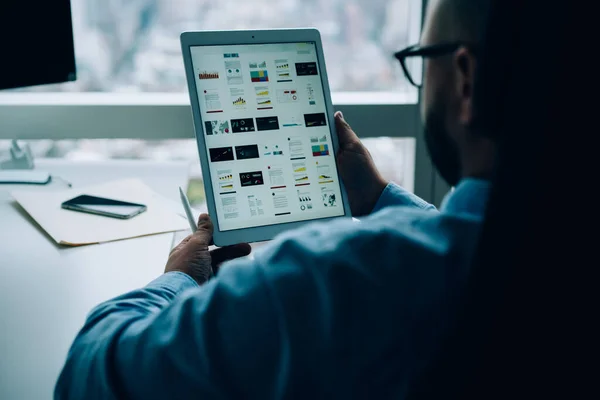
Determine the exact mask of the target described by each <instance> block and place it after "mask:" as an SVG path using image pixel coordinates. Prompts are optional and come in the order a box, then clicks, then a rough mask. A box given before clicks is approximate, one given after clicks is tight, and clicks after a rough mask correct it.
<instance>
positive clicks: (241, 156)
mask: <svg viewBox="0 0 600 400" xmlns="http://www.w3.org/2000/svg"><path fill="white" fill-rule="evenodd" d="M235 155H236V158H237V159H238V160H248V159H251V158H258V146H257V145H255V144H250V145H248V146H235Z"/></svg>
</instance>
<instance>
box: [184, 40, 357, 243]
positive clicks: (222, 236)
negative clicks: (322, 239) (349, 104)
mask: <svg viewBox="0 0 600 400" xmlns="http://www.w3.org/2000/svg"><path fill="white" fill-rule="evenodd" d="M299 42H314V43H315V44H316V49H317V58H318V63H319V71H320V78H321V84H322V86H323V94H324V97H325V107H326V114H327V116H328V118H329V123H328V125H329V130H330V132H331V138H332V145H333V155H334V158H335V159H336V160H337V152H338V149H339V141H338V136H337V132H336V129H335V123H334V109H333V104H332V103H331V91H330V88H329V80H328V79H327V70H326V68H325V58H324V55H323V45H322V42H321V35H320V33H319V31H318V30H316V29H269V30H234V31H200V32H183V33H182V34H181V48H182V52H183V61H184V65H185V72H186V79H187V83H188V89H189V94H190V101H191V106H192V115H193V120H194V130H195V133H196V143H197V144H198V153H199V155H200V166H201V167H202V174H203V176H204V177H205V178H204V179H203V181H204V190H205V193H206V202H207V206H208V213H209V215H211V216H213V218H212V222H213V224H214V234H213V240H214V243H215V245H217V246H227V245H231V244H236V243H243V242H247V243H252V242H262V241H266V240H271V239H273V238H274V237H275V236H277V235H278V234H279V233H281V232H284V231H287V230H290V229H294V228H297V227H300V226H302V225H305V224H307V223H311V222H317V221H320V222H323V221H328V220H332V219H337V218H343V217H351V216H352V213H351V211H350V203H349V201H348V196H347V193H346V190H345V188H344V185H343V183H342V181H341V177H339V169H338V177H339V182H340V189H341V193H342V204H343V207H344V214H343V215H342V216H338V217H329V218H317V219H312V220H308V221H298V222H288V223H282V224H277V225H266V226H259V227H251V228H242V229H235V230H230V231H221V230H220V229H219V221H218V219H217V217H216V215H217V213H216V207H215V196H214V192H213V187H212V181H211V178H210V168H209V163H208V158H207V156H206V154H207V149H206V143H205V140H204V128H203V126H204V124H203V122H202V116H201V113H200V104H199V100H198V93H197V89H196V80H195V79H194V68H193V64H192V57H191V50H190V48H191V47H193V46H219V45H245V44H277V43H299ZM207 178H208V179H207Z"/></svg>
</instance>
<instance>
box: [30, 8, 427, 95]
mask: <svg viewBox="0 0 600 400" xmlns="http://www.w3.org/2000/svg"><path fill="white" fill-rule="evenodd" d="M71 3H72V12H73V29H74V36H75V50H76V57H77V67H78V75H79V76H78V80H77V81H76V82H73V83H68V84H61V85H53V86H44V87H40V88H35V89H28V90H35V91H54V92H56V91H75V92H89V91H100V92H183V91H185V90H186V88H187V86H186V82H185V76H184V71H183V63H182V60H181V48H180V44H179V34H180V33H181V32H182V31H185V30H202V29H245V28H246V29H250V28H252V29H259V28H289V27H307V26H310V27H316V28H318V29H319V30H320V32H321V35H322V38H323V46H324V51H325V55H326V58H327V60H326V62H327V69H328V75H329V79H330V84H331V88H332V91H334V92H340V91H343V92H356V91H359V92H360V91H396V92H397V91H400V92H407V91H414V89H412V88H411V87H410V86H409V85H408V83H407V82H406V80H405V79H404V77H403V74H402V72H401V70H400V68H399V66H398V65H397V61H396V60H395V59H394V58H393V57H392V54H393V52H395V51H397V50H399V49H400V48H402V47H404V46H406V45H408V44H409V43H412V42H415V41H416V40H417V39H418V36H419V30H420V18H421V1H420V0H279V1H272V0H252V1H246V0H72V1H71Z"/></svg>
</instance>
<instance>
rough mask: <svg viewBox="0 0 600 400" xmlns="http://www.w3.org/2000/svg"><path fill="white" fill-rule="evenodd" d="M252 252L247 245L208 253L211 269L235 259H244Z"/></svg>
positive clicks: (237, 245)
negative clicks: (210, 259)
mask: <svg viewBox="0 0 600 400" xmlns="http://www.w3.org/2000/svg"><path fill="white" fill-rule="evenodd" d="M251 251H252V247H250V245H249V244H248V243H241V244H235V245H233V246H226V247H220V248H218V249H215V250H213V251H211V252H210V256H211V258H212V265H213V267H217V266H218V265H219V264H221V263H223V262H225V261H228V260H233V259H235V258H240V257H245V256H247V255H248V254H250V252H251Z"/></svg>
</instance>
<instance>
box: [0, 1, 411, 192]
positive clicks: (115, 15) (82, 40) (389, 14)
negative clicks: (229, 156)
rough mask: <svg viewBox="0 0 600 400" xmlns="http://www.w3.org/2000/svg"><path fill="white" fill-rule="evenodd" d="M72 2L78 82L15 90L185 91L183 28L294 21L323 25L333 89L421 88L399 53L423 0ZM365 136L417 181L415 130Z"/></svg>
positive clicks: (176, 143)
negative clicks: (400, 61) (406, 71)
mask: <svg viewBox="0 0 600 400" xmlns="http://www.w3.org/2000/svg"><path fill="white" fill-rule="evenodd" d="M71 4H72V12H73V30H74V36H75V51H76V60H77V69H78V71H77V74H78V78H77V81H76V82H70V83H65V84H59V85H47V86H40V87H36V88H29V89H20V90H18V91H26V92H114V93H124V92H127V93H132V92H134V93H135V92H171V93H173V92H181V93H185V92H186V91H187V85H186V81H185V76H184V67H183V62H182V57H181V47H180V43H179V35H180V33H181V32H183V31H189V30H214V29H262V28H294V27H316V28H318V29H319V31H320V32H321V36H322V40H323V47H324V53H325V58H326V65H327V71H328V76H329V81H330V86H331V90H332V91H333V92H381V91H386V92H404V93H406V92H408V91H411V90H414V88H412V87H410V85H409V84H408V82H407V81H406V80H405V78H404V76H403V74H402V71H401V68H400V66H399V64H398V62H397V61H396V60H395V59H394V58H393V56H392V54H393V53H394V52H395V51H397V50H399V49H402V48H403V47H405V46H407V45H409V44H412V43H414V42H416V41H417V40H418V36H419V31H420V23H421V7H422V2H421V0H278V1H272V0H251V1H249V0H71ZM399 129H401V127H399ZM358 133H359V135H360V132H358ZM364 143H365V144H366V145H367V147H368V148H369V151H370V152H371V154H372V155H373V158H374V159H375V162H376V164H377V165H378V166H379V168H380V169H381V170H382V172H383V173H384V175H385V176H386V177H387V178H388V179H391V180H394V181H396V182H397V183H399V184H403V185H405V186H406V187H407V189H409V190H412V188H413V180H414V165H415V161H414V158H415V140H414V139H405V138H403V139H400V138H373V139H366V140H364ZM9 145H10V143H9V142H8V141H3V140H0V158H2V157H4V156H6V155H7V154H8V148H9ZM31 145H32V148H33V150H34V153H35V156H36V157H60V158H67V159H72V160H98V159H115V158H133V159H156V160H182V159H183V160H189V161H190V162H192V163H193V164H194V165H197V164H198V153H197V150H196V144H195V142H194V141H193V140H161V141H147V140H62V141H54V140H40V141H33V142H31ZM196 169H197V170H199V168H196Z"/></svg>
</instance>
